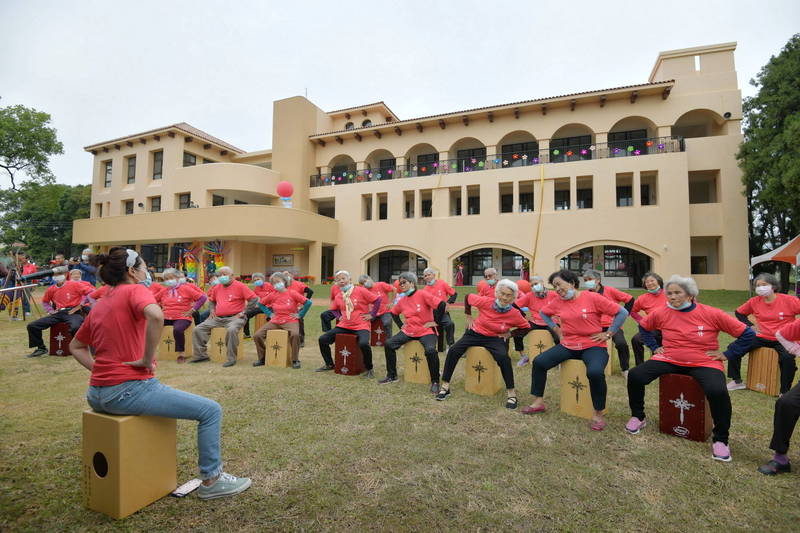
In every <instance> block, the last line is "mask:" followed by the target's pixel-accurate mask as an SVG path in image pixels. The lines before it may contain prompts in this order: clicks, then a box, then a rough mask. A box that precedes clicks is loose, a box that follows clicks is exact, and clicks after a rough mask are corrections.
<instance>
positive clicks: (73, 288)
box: [42, 280, 94, 310]
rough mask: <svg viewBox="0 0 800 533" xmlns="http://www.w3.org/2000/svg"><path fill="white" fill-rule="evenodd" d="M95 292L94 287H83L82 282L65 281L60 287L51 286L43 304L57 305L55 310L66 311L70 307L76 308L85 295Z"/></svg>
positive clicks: (43, 299) (45, 294) (46, 292)
mask: <svg viewBox="0 0 800 533" xmlns="http://www.w3.org/2000/svg"><path fill="white" fill-rule="evenodd" d="M87 285H88V286H87ZM93 290H94V287H92V286H91V285H89V284H88V283H87V284H86V285H83V282H81V281H72V280H69V281H65V282H64V283H63V284H62V285H61V286H60V287H59V286H58V285H55V284H53V285H50V286H49V287H47V290H46V291H44V295H43V296H42V302H44V303H48V304H49V303H50V302H53V303H55V306H54V307H55V309H56V310H58V309H65V308H68V307H75V306H76V305H78V304H79V303H81V301H82V300H83V297H84V295H86V294H89V293H90V292H92V291H93Z"/></svg>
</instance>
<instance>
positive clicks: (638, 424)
mask: <svg viewBox="0 0 800 533" xmlns="http://www.w3.org/2000/svg"><path fill="white" fill-rule="evenodd" d="M646 425H647V420H639V419H638V418H636V417H635V416H632V417H631V419H630V420H628V423H627V424H625V431H627V432H628V433H630V434H631V435H636V434H638V433H639V432H640V431H641V430H643V429H644V427H645V426H646Z"/></svg>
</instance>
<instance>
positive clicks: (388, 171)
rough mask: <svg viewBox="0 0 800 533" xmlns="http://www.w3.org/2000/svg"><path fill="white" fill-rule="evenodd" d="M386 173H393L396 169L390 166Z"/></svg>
mask: <svg viewBox="0 0 800 533" xmlns="http://www.w3.org/2000/svg"><path fill="white" fill-rule="evenodd" d="M386 173H387V174H392V173H394V170H392V169H391V168H390V169H389V170H387V171H386Z"/></svg>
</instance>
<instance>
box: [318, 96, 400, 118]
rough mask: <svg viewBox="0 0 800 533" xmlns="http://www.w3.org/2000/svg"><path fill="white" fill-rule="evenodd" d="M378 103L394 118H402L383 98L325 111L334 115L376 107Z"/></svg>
mask: <svg viewBox="0 0 800 533" xmlns="http://www.w3.org/2000/svg"><path fill="white" fill-rule="evenodd" d="M378 105H380V106H383V107H385V108H386V110H387V111H388V112H389V113H391V114H392V116H393V117H394V118H396V119H398V120H400V119H399V117H398V116H397V115H396V114H395V112H394V111H392V110H391V109H389V106H388V105H386V103H385V102H384V101H383V100H381V101H380V102H372V103H371V104H364V105H357V106H353V107H345V108H344V109H336V110H334V111H326V112H325V113H326V114H328V115H333V114H337V113H344V112H346V111H360V110H362V109H367V108H370V107H375V106H378Z"/></svg>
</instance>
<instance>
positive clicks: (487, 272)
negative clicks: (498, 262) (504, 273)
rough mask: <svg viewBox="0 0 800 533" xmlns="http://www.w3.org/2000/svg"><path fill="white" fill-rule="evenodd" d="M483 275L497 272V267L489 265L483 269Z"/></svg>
mask: <svg viewBox="0 0 800 533" xmlns="http://www.w3.org/2000/svg"><path fill="white" fill-rule="evenodd" d="M483 273H484V275H486V274H495V275H496V274H497V269H496V268H494V267H489V268H487V269H485V270H484V271H483Z"/></svg>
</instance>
